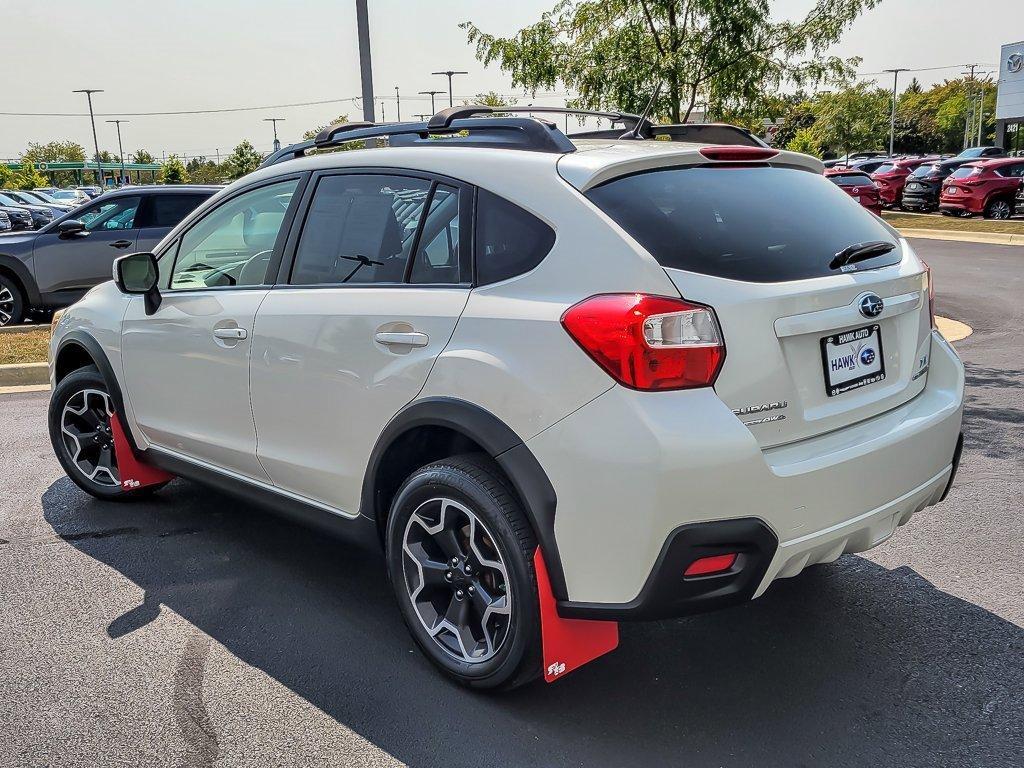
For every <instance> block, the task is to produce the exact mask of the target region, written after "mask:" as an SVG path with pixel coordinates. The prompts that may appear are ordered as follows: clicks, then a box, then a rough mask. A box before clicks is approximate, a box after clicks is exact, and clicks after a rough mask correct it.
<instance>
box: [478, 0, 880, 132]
mask: <svg viewBox="0 0 1024 768" xmlns="http://www.w3.org/2000/svg"><path fill="white" fill-rule="evenodd" d="M878 2H880V0H817V1H816V2H815V4H814V7H813V8H812V9H811V10H810V11H809V12H808V14H807V15H806V16H805V17H804V18H803V19H802V20H800V21H798V22H788V21H783V22H775V21H772V20H771V18H770V6H769V0H730V1H729V2H722V1H721V0H560V2H558V4H557V5H555V7H554V8H553V9H552V10H550V11H547V12H546V13H544V14H542V16H541V19H540V21H538V22H536V23H535V24H532V25H530V26H528V27H526V28H524V29H521V30H519V31H518V32H517V33H516V34H515V35H513V36H512V37H506V38H502V37H496V36H494V35H491V34H488V33H487V32H484V31H483V30H482V29H480V28H479V27H478V26H476V24H474V23H473V22H471V21H467V22H464V23H463V24H461V25H460V26H461V27H462V28H463V29H464V30H466V34H467V37H468V40H469V42H470V43H471V44H475V45H476V56H477V58H478V59H479V60H480V61H481V62H483V63H484V64H485V65H487V64H490V63H491V62H497V63H498V65H499V66H500V67H501V69H502V70H504V71H506V72H508V73H510V74H511V76H512V82H513V84H514V85H515V86H517V87H522V88H525V89H527V90H529V91H530V92H533V93H536V91H537V90H539V89H541V88H549V89H550V88H554V87H555V85H556V84H557V83H559V82H561V83H563V84H564V85H565V86H566V87H568V88H570V89H571V90H574V91H576V92H577V93H579V96H578V97H577V98H576V99H574V100H573V101H572V102H571V104H572V106H576V107H583V108H587V109H602V108H619V109H625V110H629V111H633V112H637V111H640V110H642V109H643V108H644V106H645V105H646V103H647V102H648V101H649V99H650V98H651V96H652V95H653V94H654V92H655V88H656V86H657V84H658V83H663V84H664V87H663V88H662V89H661V91H660V95H659V97H658V99H657V102H656V103H655V108H654V113H655V115H659V116H667V117H668V118H669V119H670V120H671V121H672V122H681V121H683V120H686V119H687V118H688V117H689V115H690V113H691V112H692V111H693V109H694V107H695V106H696V105H697V104H698V103H705V104H708V105H711V106H713V107H714V109H715V110H716V111H725V110H739V109H743V108H746V107H748V106H749V105H750V104H751V103H752V102H756V101H757V100H758V99H759V98H761V97H763V96H764V95H765V94H771V93H777V92H778V91H779V90H780V88H781V86H782V85H783V84H785V83H789V84H794V85H796V86H797V87H803V86H813V85H817V84H820V83H833V82H837V81H839V80H841V79H843V78H848V77H850V76H852V74H853V67H854V66H855V65H856V64H857V63H859V60H857V59H849V60H846V61H844V60H842V59H840V58H838V57H835V56H828V55H826V53H825V52H826V51H827V50H828V49H829V48H830V47H831V46H832V45H833V44H834V43H835V42H837V41H838V40H839V38H840V36H841V35H842V33H843V31H844V30H845V29H846V28H847V27H848V26H849V25H850V24H851V23H852V22H853V21H854V20H855V19H856V18H857V17H858V16H859V15H860V13H861V12H862V11H863V10H865V9H868V8H872V7H874V6H875V5H877V4H878Z"/></svg>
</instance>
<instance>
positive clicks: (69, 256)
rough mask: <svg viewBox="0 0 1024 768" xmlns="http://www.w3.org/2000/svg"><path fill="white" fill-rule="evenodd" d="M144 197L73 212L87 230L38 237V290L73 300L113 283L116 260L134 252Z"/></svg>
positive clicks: (121, 198)
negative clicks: (89, 291) (103, 283)
mask: <svg viewBox="0 0 1024 768" xmlns="http://www.w3.org/2000/svg"><path fill="white" fill-rule="evenodd" d="M141 202H142V197H141V196H140V195H117V196H114V197H108V198H104V199H102V200H97V201H96V202H95V203H92V204H91V205H88V206H86V207H85V208H83V209H82V210H80V211H77V212H76V213H75V216H74V218H76V219H79V220H81V222H82V223H83V224H85V231H84V232H78V233H75V234H71V235H63V236H62V235H60V234H58V233H57V231H56V228H55V227H52V226H51V227H50V230H49V231H47V232H45V233H43V234H41V235H39V237H38V238H36V244H35V250H34V252H33V253H34V256H35V273H36V283H37V284H38V285H39V291H40V292H41V293H43V294H46V295H47V296H48V297H50V298H51V300H60V301H62V302H70V301H73V300H75V299H77V298H78V297H79V296H81V295H82V294H83V293H85V292H86V291H87V290H88V289H89V288H92V287H93V286H94V285H98V284H99V283H102V282H105V281H107V280H110V278H111V271H112V269H113V265H114V259H116V258H117V257H118V256H123V255H124V254H126V253H131V252H132V251H133V250H136V248H135V244H136V240H137V239H138V235H139V230H138V226H137V222H136V219H137V217H138V213H139V205H140V203H141Z"/></svg>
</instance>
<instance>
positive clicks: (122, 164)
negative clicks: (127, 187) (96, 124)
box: [107, 120, 131, 184]
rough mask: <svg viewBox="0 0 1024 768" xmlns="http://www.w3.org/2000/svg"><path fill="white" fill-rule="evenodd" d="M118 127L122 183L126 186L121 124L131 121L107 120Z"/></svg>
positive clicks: (118, 149)
mask: <svg viewBox="0 0 1024 768" xmlns="http://www.w3.org/2000/svg"><path fill="white" fill-rule="evenodd" d="M107 122H108V123H114V124H115V125H116V126H117V151H118V153H119V154H120V155H121V183H122V184H124V146H122V144H121V123H130V122H131V120H107Z"/></svg>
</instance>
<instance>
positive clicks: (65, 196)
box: [0, 187, 103, 233]
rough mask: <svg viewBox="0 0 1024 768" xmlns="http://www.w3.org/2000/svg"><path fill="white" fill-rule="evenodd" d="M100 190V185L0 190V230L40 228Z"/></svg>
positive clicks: (99, 192) (92, 197)
mask: <svg viewBox="0 0 1024 768" xmlns="http://www.w3.org/2000/svg"><path fill="white" fill-rule="evenodd" d="M102 193H103V190H102V189H100V188H99V187H76V188H74V189H59V188H57V187H39V188H37V189H31V190H28V189H0V233H5V232H17V231H19V230H26V229H42V228H43V227H45V226H47V225H48V224H49V223H50V222H51V221H53V220H54V219H58V218H60V217H61V216H63V215H64V214H66V213H70V212H71V211H73V210H75V209H76V208H78V207H80V206H82V205H85V204H86V203H88V202H89V201H90V200H93V199H94V198H96V197H98V196H99V195H101V194H102Z"/></svg>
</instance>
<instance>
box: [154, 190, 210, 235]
mask: <svg viewBox="0 0 1024 768" xmlns="http://www.w3.org/2000/svg"><path fill="white" fill-rule="evenodd" d="M208 197H209V195H153V196H152V198H151V199H150V214H149V223H148V224H146V226H148V227H173V226H176V225H177V224H178V222H180V221H181V220H182V219H184V218H185V217H186V216H188V215H189V214H190V213H192V211H194V210H195V209H196V208H198V207H199V204H200V203H202V202H203V201H204V200H206V199H207V198H208Z"/></svg>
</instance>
